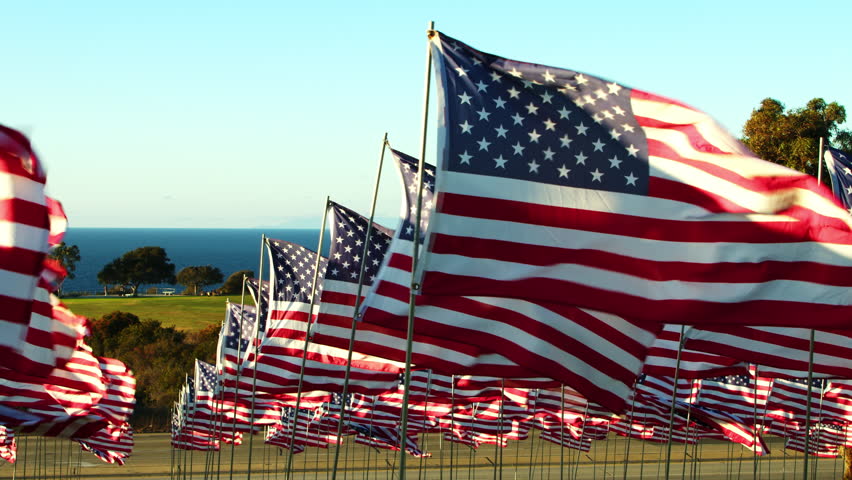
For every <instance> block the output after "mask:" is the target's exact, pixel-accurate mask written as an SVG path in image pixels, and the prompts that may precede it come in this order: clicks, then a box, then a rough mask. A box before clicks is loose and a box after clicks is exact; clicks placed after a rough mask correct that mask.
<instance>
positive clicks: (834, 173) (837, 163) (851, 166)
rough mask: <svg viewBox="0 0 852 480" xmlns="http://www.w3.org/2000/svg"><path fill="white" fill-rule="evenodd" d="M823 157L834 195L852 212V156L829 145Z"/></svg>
mask: <svg viewBox="0 0 852 480" xmlns="http://www.w3.org/2000/svg"><path fill="white" fill-rule="evenodd" d="M823 158H825V166H826V168H827V169H828V176H829V178H831V190H832V191H833V192H834V196H835V197H836V198H837V200H838V201H839V202H840V203H841V204H842V205H843V206H844V207H845V208H846V209H847V210H848V211H849V213H852V157H850V155H849V154H848V153H846V152H844V151H842V150H838V149H836V148H831V147H828V148H826V149H825V153H823Z"/></svg>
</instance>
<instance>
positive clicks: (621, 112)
mask: <svg viewBox="0 0 852 480" xmlns="http://www.w3.org/2000/svg"><path fill="white" fill-rule="evenodd" d="M612 111H613V112H615V114H616V115H624V109H623V108H621V107H619V106H618V105H615V106H613V107H612Z"/></svg>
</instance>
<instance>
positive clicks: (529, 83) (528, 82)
mask: <svg viewBox="0 0 852 480" xmlns="http://www.w3.org/2000/svg"><path fill="white" fill-rule="evenodd" d="M521 81H522V82H523V83H524V88H532V87H533V85H541V84H540V83H538V82H537V81H535V80H521Z"/></svg>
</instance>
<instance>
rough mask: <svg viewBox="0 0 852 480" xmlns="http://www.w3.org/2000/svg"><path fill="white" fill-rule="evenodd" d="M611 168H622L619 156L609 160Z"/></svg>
mask: <svg viewBox="0 0 852 480" xmlns="http://www.w3.org/2000/svg"><path fill="white" fill-rule="evenodd" d="M609 168H621V160H619V159H618V157H617V156H615V155H613V157H612V158H610V159H609Z"/></svg>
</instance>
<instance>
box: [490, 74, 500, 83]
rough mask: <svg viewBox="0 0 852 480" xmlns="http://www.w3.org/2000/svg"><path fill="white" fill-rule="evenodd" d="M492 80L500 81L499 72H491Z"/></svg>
mask: <svg viewBox="0 0 852 480" xmlns="http://www.w3.org/2000/svg"><path fill="white" fill-rule="evenodd" d="M491 80H492V81H494V82H499V81H500V74H499V73H497V72H491Z"/></svg>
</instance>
